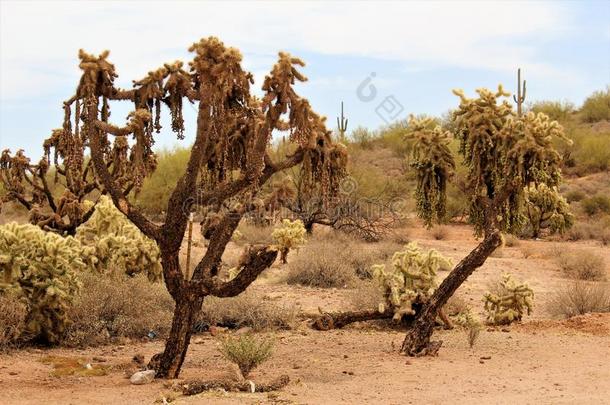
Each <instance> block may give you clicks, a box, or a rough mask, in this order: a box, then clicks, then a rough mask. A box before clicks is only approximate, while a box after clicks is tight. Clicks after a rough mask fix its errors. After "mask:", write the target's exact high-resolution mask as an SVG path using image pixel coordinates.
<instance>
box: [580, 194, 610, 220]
mask: <svg viewBox="0 0 610 405" xmlns="http://www.w3.org/2000/svg"><path fill="white" fill-rule="evenodd" d="M581 204H582V208H583V210H584V211H585V213H586V214H587V215H589V216H593V215H596V214H600V213H603V214H610V197H608V196H606V195H603V194H597V195H594V196H593V197H589V198H587V199H585V200H583V201H582V202H581Z"/></svg>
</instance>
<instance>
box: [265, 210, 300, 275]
mask: <svg viewBox="0 0 610 405" xmlns="http://www.w3.org/2000/svg"><path fill="white" fill-rule="evenodd" d="M271 237H273V240H274V241H275V244H276V246H277V248H278V250H279V251H280V260H281V261H282V263H283V264H286V263H288V252H290V250H291V249H298V248H299V247H300V246H302V245H303V244H304V243H305V242H306V239H305V227H304V226H303V222H302V221H301V220H300V219H297V220H294V221H291V220H289V219H284V220H283V221H282V224H281V225H280V226H278V227H277V228H275V229H274V230H273V232H272V233H271Z"/></svg>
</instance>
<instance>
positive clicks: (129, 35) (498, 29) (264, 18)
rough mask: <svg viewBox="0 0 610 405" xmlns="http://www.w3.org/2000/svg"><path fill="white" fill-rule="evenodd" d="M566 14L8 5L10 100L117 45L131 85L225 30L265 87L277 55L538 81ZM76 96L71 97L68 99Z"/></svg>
mask: <svg viewBox="0 0 610 405" xmlns="http://www.w3.org/2000/svg"><path fill="white" fill-rule="evenodd" d="M567 15H568V13H566V12H565V10H564V9H563V7H562V6H561V5H559V6H557V5H555V4H551V3H540V2H519V3H518V4H516V3H512V2H493V3H492V2H469V3H458V2H427V3H424V2H404V3H399V2H387V3H386V2H354V3H348V2H334V3H329V2H324V3H322V2H247V3H238V2H223V3H212V2H195V1H185V2H178V1H173V2H157V1H153V2H120V3H119V2H74V1H67V2H52V1H44V2H33V1H28V2H7V1H3V2H2V3H1V17H0V34H1V35H0V99H1V100H2V101H11V100H18V99H22V98H27V97H31V96H35V95H41V94H45V93H49V92H51V91H57V90H58V89H61V88H62V87H64V86H66V83H72V85H75V84H76V81H75V80H76V78H77V77H78V69H77V67H76V65H77V59H76V55H77V51H78V49H79V48H85V49H86V50H88V51H89V52H95V53H99V52H101V51H102V50H103V49H110V50H111V51H112V53H111V60H112V61H113V62H114V63H115V65H116V66H117V69H118V72H119V74H120V79H121V80H120V84H121V85H123V86H129V85H130V84H131V79H135V78H139V77H141V76H142V75H144V74H145V73H146V72H147V71H148V70H151V69H153V68H155V67H157V66H159V65H161V64H162V63H163V62H166V61H168V60H173V59H177V58H180V59H187V58H188V55H187V52H186V49H187V48H188V46H189V45H190V44H191V43H192V42H194V41H196V40H198V39H199V38H201V37H204V36H209V35H216V36H219V37H220V38H221V39H222V40H223V41H224V42H225V43H226V44H228V45H233V46H237V47H238V48H240V49H241V50H242V51H244V52H246V54H245V65H246V67H247V68H248V69H250V70H251V71H253V72H255V73H256V76H257V80H260V79H261V78H262V77H261V76H262V74H263V72H266V71H268V69H269V68H270V66H271V65H272V63H273V60H274V58H275V56H274V55H275V54H276V52H277V51H278V50H282V49H286V50H288V51H291V52H293V53H295V54H297V55H298V53H299V52H298V51H307V52H315V53H323V54H330V55H336V54H340V55H357V56H367V57H372V58H381V59H392V60H399V61H404V62H405V64H408V63H414V64H418V63H419V64H434V65H435V66H453V67H463V68H483V69H493V70H500V71H506V70H514V67H515V66H517V65H520V66H523V67H528V74H531V75H532V76H533V75H536V74H538V75H549V74H551V75H560V76H567V74H566V73H565V72H562V71H561V70H558V69H556V68H554V67H552V66H548V65H545V64H544V63H542V62H540V61H539V60H537V59H536V54H535V52H534V50H535V47H534V46H533V44H532V43H533V42H535V41H542V40H544V39H548V38H553V37H556V36H558V35H562V34H561V32H560V31H558V29H557V28H556V27H561V26H565V24H567V21H566V19H567V18H568V17H567ZM66 96H67V94H66Z"/></svg>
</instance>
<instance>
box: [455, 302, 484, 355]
mask: <svg viewBox="0 0 610 405" xmlns="http://www.w3.org/2000/svg"><path fill="white" fill-rule="evenodd" d="M454 321H455V323H456V324H457V325H458V326H460V327H461V328H462V329H463V330H464V332H465V333H466V338H467V339H468V346H469V347H470V348H471V349H472V348H473V347H474V345H475V343H476V342H477V340H478V339H479V335H480V334H481V330H482V329H483V324H482V323H481V320H480V319H479V317H478V316H476V315H475V314H474V313H473V312H472V310H471V309H470V308H469V309H468V310H466V311H464V312H461V313H460V314H458V315H457V316H456V317H455V318H454Z"/></svg>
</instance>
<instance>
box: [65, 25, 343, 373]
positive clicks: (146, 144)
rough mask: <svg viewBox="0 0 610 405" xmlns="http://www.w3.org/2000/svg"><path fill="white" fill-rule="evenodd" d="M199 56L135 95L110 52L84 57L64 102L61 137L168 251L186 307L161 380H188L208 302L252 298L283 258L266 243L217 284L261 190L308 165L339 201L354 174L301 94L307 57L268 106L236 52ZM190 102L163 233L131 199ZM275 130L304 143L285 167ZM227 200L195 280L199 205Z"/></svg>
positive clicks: (211, 50) (158, 74)
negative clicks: (184, 374) (116, 112)
mask: <svg viewBox="0 0 610 405" xmlns="http://www.w3.org/2000/svg"><path fill="white" fill-rule="evenodd" d="M190 51H191V52H192V53H193V55H194V58H193V60H192V61H191V62H190V63H189V64H188V66H185V65H184V64H183V63H182V62H180V61H177V62H174V63H169V64H165V65H163V66H162V67H161V68H159V69H157V70H154V71H151V72H150V73H149V74H148V75H147V76H146V77H144V78H143V79H141V80H137V81H134V82H133V83H134V84H133V88H132V89H120V88H118V87H116V86H115V79H116V77H117V76H118V75H117V73H116V69H115V66H114V65H113V64H112V63H110V62H109V60H108V56H109V52H108V51H106V52H103V53H102V54H100V55H98V56H96V55H91V54H88V53H86V52H84V51H80V53H79V58H80V65H79V67H80V69H81V71H82V76H81V79H80V81H79V83H78V86H77V88H76V92H75V94H74V95H73V96H72V97H70V98H69V99H68V100H67V101H66V102H65V103H64V112H65V114H64V125H63V129H62V131H63V132H62V134H63V138H61V139H68V140H70V141H74V142H78V145H81V144H82V145H83V148H84V147H85V146H86V147H88V151H89V153H90V162H91V164H90V167H92V168H93V169H94V172H95V178H96V181H97V182H99V184H100V185H101V187H103V190H104V192H106V193H107V194H108V195H109V196H110V197H111V198H112V201H113V203H114V205H115V206H116V207H117V208H118V209H119V211H120V212H121V213H122V214H123V215H125V216H126V217H127V218H128V219H129V220H130V221H131V222H132V223H133V224H134V225H135V226H136V227H138V229H139V230H140V231H141V232H142V233H144V235H146V236H147V237H149V238H150V239H152V240H154V241H155V242H156V243H157V245H158V247H159V250H160V252H161V264H162V267H163V279H164V281H165V284H166V286H167V289H168V291H169V293H170V294H171V296H172V297H173V299H174V300H175V302H176V306H175V312H174V319H173V322H172V328H171V331H170V335H169V338H168V340H167V343H166V346H165V350H164V352H163V353H160V354H159V355H158V356H155V359H154V360H155V361H154V362H152V361H151V365H152V366H154V367H155V369H156V370H157V376H158V377H172V378H174V377H177V376H178V374H179V372H180V368H181V366H182V363H183V361H184V357H185V355H186V351H187V348H188V345H189V341H190V337H191V330H192V325H193V322H194V318H195V314H196V313H197V311H198V310H199V309H200V308H201V305H202V303H203V300H204V298H205V297H206V296H209V295H212V296H216V297H229V296H235V295H237V294H239V293H241V292H242V291H244V290H245V289H246V288H247V287H248V286H249V285H250V284H251V283H252V282H253V281H254V280H255V279H256V277H257V276H258V275H259V274H260V273H261V272H262V271H263V270H264V269H265V268H267V267H268V266H270V265H271V263H273V261H274V260H275V258H276V256H277V251H276V250H275V249H273V248H271V247H269V246H257V247H255V248H252V249H250V250H249V251H248V257H247V259H246V260H244V261H243V263H242V265H241V268H240V271H239V274H237V276H236V277H235V278H234V279H232V280H230V281H223V280H221V279H219V277H218V276H217V273H218V268H219V267H220V263H221V257H222V254H223V252H224V250H225V247H226V245H227V243H229V241H230V239H231V236H232V234H233V231H234V230H235V229H236V228H237V226H238V224H239V222H240V220H241V218H242V217H243V216H244V214H245V213H247V212H248V211H249V210H251V209H252V206H253V204H251V201H252V198H253V197H254V196H256V194H257V192H258V190H260V188H261V187H262V186H263V185H264V184H265V183H266V182H267V181H268V180H269V179H270V178H271V177H272V176H273V175H274V174H276V173H279V172H282V171H284V170H287V169H289V168H291V167H296V166H299V165H300V170H301V174H302V177H303V179H305V182H306V184H307V185H308V186H309V187H313V186H314V185H316V184H319V185H320V186H319V190H320V194H321V195H322V196H323V197H324V198H329V197H330V196H331V195H332V194H333V193H334V192H335V191H336V190H337V188H338V184H339V181H340V180H341V178H342V177H343V176H344V174H345V166H346V160H347V154H346V150H345V148H344V147H341V146H340V145H337V144H335V143H334V142H333V140H332V139H331V132H330V131H328V130H327V129H326V127H325V123H324V119H323V118H321V117H320V116H318V115H317V114H316V113H315V112H314V111H313V110H312V108H311V106H310V104H309V102H308V101H307V100H306V99H304V98H302V97H300V96H299V95H298V94H297V93H296V92H295V90H294V88H293V85H294V84H295V83H296V82H302V81H305V80H306V78H305V77H304V76H303V75H302V74H301V73H300V72H299V71H298V70H297V69H298V68H299V67H300V66H303V65H304V63H303V62H302V61H301V60H300V59H297V58H294V57H292V56H290V55H289V54H287V53H280V54H279V59H278V62H277V64H276V65H275V66H274V67H273V69H272V70H271V72H270V74H269V75H268V76H267V77H266V78H265V80H264V82H263V85H262V90H263V95H262V98H260V99H259V98H256V97H255V96H253V95H252V94H251V93H250V86H251V84H252V83H253V77H252V75H251V74H250V73H248V72H246V71H244V70H243V69H242V66H241V59H242V57H241V54H240V53H239V51H238V50H237V49H234V48H229V47H226V46H225V45H224V44H223V43H222V42H221V41H219V40H218V39H217V38H213V37H211V38H207V39H202V40H200V41H198V42H196V43H194V44H193V45H192V46H191V47H190ZM120 101H124V102H127V103H131V104H132V105H133V112H131V113H130V114H129V116H128V117H127V123H126V124H125V125H123V126H120V125H115V124H113V123H111V122H110V121H109V120H110V112H111V111H110V110H111V105H114V104H116V103H117V102H120ZM185 102H187V103H193V104H195V108H196V109H197V122H196V130H195V134H194V141H193V146H192V149H191V154H190V157H189V160H188V163H187V168H186V170H185V172H184V174H183V175H182V177H181V178H180V180H179V181H178V182H177V184H176V186H175V188H174V190H173V192H172V193H171V196H170V199H169V203H168V206H167V209H166V216H165V219H164V221H163V222H162V223H161V224H159V223H155V222H153V221H152V220H150V219H148V218H146V217H145V216H144V214H143V213H142V211H141V210H140V209H139V208H138V207H137V206H136V205H134V203H132V202H131V201H130V200H129V199H128V193H129V192H130V191H131V190H132V189H138V188H139V187H140V186H141V184H142V181H143V179H144V177H145V176H146V175H148V174H149V173H151V172H152V171H153V170H154V169H155V154H154V152H153V149H152V145H153V141H154V136H155V135H154V134H155V133H158V132H160V130H161V116H162V114H165V111H166V108H167V109H168V110H169V115H170V118H171V130H172V131H173V132H174V133H175V134H176V136H177V137H178V138H179V139H182V138H183V137H184V131H185V127H184V117H183V114H182V110H183V105H184V103H185ZM273 131H288V132H289V140H290V142H291V143H292V144H293V147H292V151H291V153H290V154H288V155H286V156H282V157H281V158H279V159H277V158H276V159H273V158H272V157H271V156H270V154H269V153H268V150H267V149H268V145H269V142H270V140H271V136H272V133H273ZM68 149H69V150H70V151H71V152H72V153H73V154H74V155H75V159H77V160H82V161H83V162H84V161H85V160H86V159H85V151H84V149H80V148H72V147H70V148H68ZM87 164H88V163H87ZM87 164H85V166H86V165H87ZM225 201H231V202H232V204H231V205H230V206H229V207H227V208H225V209H223V210H222V211H219V214H220V218H219V220H218V223H217V225H216V226H214V227H213V229H211V230H210V235H209V236H210V238H209V240H210V242H209V245H208V248H207V251H206V252H205V254H204V256H203V257H202V258H201V259H200V261H199V262H198V264H197V265H196V266H195V268H194V270H193V274H192V277H191V278H190V279H189V278H187V277H186V275H185V272H184V271H183V269H182V268H181V266H180V263H179V252H180V249H181V245H182V241H183V238H184V234H185V231H186V227H187V223H188V218H189V214H190V212H192V211H194V210H195V209H196V208H202V207H222V206H223V204H222V203H223V202H225Z"/></svg>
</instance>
